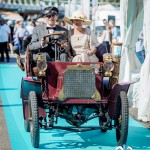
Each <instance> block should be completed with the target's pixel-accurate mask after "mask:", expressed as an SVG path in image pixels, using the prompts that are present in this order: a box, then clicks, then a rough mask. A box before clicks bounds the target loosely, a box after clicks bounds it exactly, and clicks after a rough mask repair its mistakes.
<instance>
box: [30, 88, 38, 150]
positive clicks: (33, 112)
mask: <svg viewBox="0 0 150 150" xmlns="http://www.w3.org/2000/svg"><path fill="white" fill-rule="evenodd" d="M29 102H30V106H31V107H30V118H31V121H30V136H31V142H32V145H33V147H34V148H38V147H39V142H40V132H39V112H38V102H37V97H36V93H35V92H34V91H30V92H29Z"/></svg>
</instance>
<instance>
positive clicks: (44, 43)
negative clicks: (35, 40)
mask: <svg viewBox="0 0 150 150" xmlns="http://www.w3.org/2000/svg"><path fill="white" fill-rule="evenodd" d="M47 43H48V41H47V40H46V38H42V39H41V45H42V46H43V47H44V46H45V45H46V44H47Z"/></svg>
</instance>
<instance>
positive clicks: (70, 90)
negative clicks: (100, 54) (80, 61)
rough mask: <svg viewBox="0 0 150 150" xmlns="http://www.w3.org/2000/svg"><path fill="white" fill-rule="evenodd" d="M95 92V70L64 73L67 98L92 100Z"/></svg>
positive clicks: (64, 88) (64, 89)
mask: <svg viewBox="0 0 150 150" xmlns="http://www.w3.org/2000/svg"><path fill="white" fill-rule="evenodd" d="M95 91H96V87H95V73H93V70H67V71H66V72H65V73H64V87H63V92H64V96H65V98H91V97H92V96H93V95H94V93H95Z"/></svg>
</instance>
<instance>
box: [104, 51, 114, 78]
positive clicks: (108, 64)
mask: <svg viewBox="0 0 150 150" xmlns="http://www.w3.org/2000/svg"><path fill="white" fill-rule="evenodd" d="M103 61H104V64H103V69H104V71H105V72H104V75H105V76H106V77H110V76H112V71H113V70H114V64H113V62H112V55H111V54H110V53H107V54H104V55H103Z"/></svg>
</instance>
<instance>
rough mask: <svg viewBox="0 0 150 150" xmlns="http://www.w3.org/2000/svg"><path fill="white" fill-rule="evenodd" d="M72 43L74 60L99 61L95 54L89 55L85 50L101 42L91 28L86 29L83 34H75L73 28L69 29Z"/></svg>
mask: <svg viewBox="0 0 150 150" xmlns="http://www.w3.org/2000/svg"><path fill="white" fill-rule="evenodd" d="M69 35H70V36H69V37H70V44H71V47H72V50H73V52H74V54H75V57H74V58H73V60H72V61H73V62H98V58H97V57H96V55H95V54H93V55H92V56H88V55H87V54H85V51H89V50H91V49H93V48H96V47H97V46H99V42H98V40H97V38H96V36H95V34H94V33H93V32H92V31H90V29H85V32H84V33H83V34H73V30H70V31H69Z"/></svg>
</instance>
